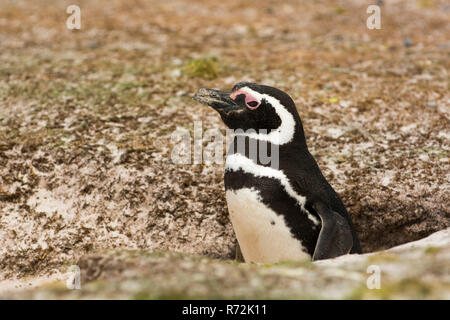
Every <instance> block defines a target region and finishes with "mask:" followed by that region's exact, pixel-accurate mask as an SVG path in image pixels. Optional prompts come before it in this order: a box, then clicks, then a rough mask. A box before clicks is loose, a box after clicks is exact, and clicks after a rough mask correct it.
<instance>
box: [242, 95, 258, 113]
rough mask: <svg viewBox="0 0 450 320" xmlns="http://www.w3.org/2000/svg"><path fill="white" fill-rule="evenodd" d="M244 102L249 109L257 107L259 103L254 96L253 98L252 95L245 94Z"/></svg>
mask: <svg viewBox="0 0 450 320" xmlns="http://www.w3.org/2000/svg"><path fill="white" fill-rule="evenodd" d="M245 104H246V105H247V107H248V108H249V109H252V110H254V109H256V108H258V107H259V105H260V103H259V101H257V100H256V99H255V98H253V97H252V96H246V97H245Z"/></svg>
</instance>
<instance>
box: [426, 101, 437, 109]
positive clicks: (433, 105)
mask: <svg viewBox="0 0 450 320" xmlns="http://www.w3.org/2000/svg"><path fill="white" fill-rule="evenodd" d="M427 107H428V108H433V109H436V102H434V101H428V103H427Z"/></svg>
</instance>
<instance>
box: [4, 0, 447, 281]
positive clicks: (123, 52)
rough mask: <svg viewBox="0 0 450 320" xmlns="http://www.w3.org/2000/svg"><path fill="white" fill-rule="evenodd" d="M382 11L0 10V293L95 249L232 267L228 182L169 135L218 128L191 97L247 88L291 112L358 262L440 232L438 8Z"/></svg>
mask: <svg viewBox="0 0 450 320" xmlns="http://www.w3.org/2000/svg"><path fill="white" fill-rule="evenodd" d="M384 2H385V4H383V5H382V30H368V29H367V28H366V26H365V20H366V17H367V14H366V8H367V3H365V2H363V1H331V0H327V1H325V0H322V1H283V2H276V1H268V0H267V1H256V0H255V1H253V0H252V1H235V0H231V1H216V0H213V1H180V0H174V1H137V0H136V1H125V0H112V1H106V0H101V1H70V2H68V1H58V2H56V3H55V2H54V1H50V0H41V1H31V0H30V1H20V0H17V1H2V2H1V3H0V61H1V64H0V279H13V278H16V277H19V278H20V277H24V276H31V275H49V274H52V273H55V272H58V270H59V271H60V270H61V268H62V267H63V266H66V265H68V264H72V263H75V262H76V261H77V260H78V259H79V258H80V257H82V256H83V255H84V254H89V253H92V252H96V251H97V250H103V249H114V248H128V249H150V250H171V251H178V252H183V253H192V254H200V255H206V256H208V257H209V258H230V257H232V256H233V248H234V242H235V238H234V234H233V231H232V228H231V225H230V223H229V221H228V216H227V211H226V204H225V201H224V193H223V181H222V177H223V166H222V165H185V166H180V165H175V164H173V163H172V162H171V160H170V154H171V150H172V144H171V140H170V136H171V133H172V132H173V131H174V130H175V129H176V128H177V127H183V128H186V129H188V130H190V131H191V132H192V130H193V121H197V120H201V121H203V129H204V130H206V129H208V128H214V127H220V128H221V129H222V130H223V129H224V126H223V124H221V123H220V120H219V117H218V116H217V115H216V114H215V113H214V111H212V110H210V109H207V108H205V107H203V106H200V105H198V103H195V102H194V101H193V100H192V99H191V98H190V95H192V93H193V92H195V90H197V89H198V88H201V87H216V88H230V87H231V86H232V85H233V84H234V83H235V82H238V81H242V80H251V81H255V82H260V83H265V84H269V85H273V86H277V87H280V88H282V89H284V90H285V91H287V92H289V93H290V94H291V95H292V97H293V98H294V100H295V101H296V102H297V107H298V110H299V113H300V116H301V117H302V119H303V122H304V127H305V131H306V135H307V140H308V145H309V147H310V150H311V152H312V153H313V154H314V155H315V157H316V159H317V160H318V162H319V165H320V166H321V168H322V170H323V172H324V174H325V175H326V177H327V178H328V179H329V181H330V183H331V184H332V185H333V186H334V187H335V189H336V190H337V191H338V193H339V194H340V195H341V197H342V199H343V201H344V203H345V204H346V206H347V208H348V210H349V212H350V214H351V216H352V219H353V220H354V223H355V227H356V230H357V232H358V234H359V237H360V239H361V242H362V246H363V249H364V251H366V252H369V251H373V250H380V249H385V248H388V247H392V246H394V245H397V244H401V243H405V242H408V241H413V240H416V239H420V238H423V237H425V236H427V235H429V234H430V233H432V232H434V231H438V230H441V229H444V228H447V227H449V226H450V222H449V221H450V211H449V203H450V193H449V189H450V184H449V180H450V172H449V168H450V163H449V148H450V143H449V141H450V140H449V139H450V125H449V118H450V93H449V90H448V85H449V71H448V70H449V67H450V42H449V41H450V40H449V38H448V30H450V19H449V15H450V6H449V5H448V4H446V1H437V0H436V1H399V0H396V1H394V0H392V1H384ZM73 3H76V4H78V5H79V6H80V7H81V10H82V29H81V30H79V31H70V30H67V28H66V27H65V20H66V18H67V16H68V15H67V14H66V13H65V9H66V7H67V5H69V4H73Z"/></svg>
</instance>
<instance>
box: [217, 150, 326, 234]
mask: <svg viewBox="0 0 450 320" xmlns="http://www.w3.org/2000/svg"><path fill="white" fill-rule="evenodd" d="M225 170H230V171H239V170H242V171H244V172H247V173H250V174H252V175H254V176H255V177H265V178H273V179H277V180H278V181H280V183H281V185H282V186H283V187H284V189H285V190H286V192H287V193H288V194H289V195H290V196H291V197H292V198H294V199H295V200H297V202H298V204H299V205H300V207H301V209H302V212H305V213H306V214H307V215H308V219H309V220H311V221H312V222H313V223H314V224H315V225H319V220H318V219H317V218H316V217H315V216H313V215H312V214H311V213H309V212H308V210H306V209H305V203H306V197H304V196H301V195H299V194H297V193H296V192H295V191H294V189H293V188H292V186H291V184H290V183H289V179H288V178H287V177H286V175H285V174H284V172H283V171H282V170H275V169H273V168H271V167H265V166H260V165H258V164H256V163H255V162H253V161H252V160H251V159H249V158H247V157H245V156H243V155H242V154H240V153H235V154H231V155H229V156H227V160H226V165H225Z"/></svg>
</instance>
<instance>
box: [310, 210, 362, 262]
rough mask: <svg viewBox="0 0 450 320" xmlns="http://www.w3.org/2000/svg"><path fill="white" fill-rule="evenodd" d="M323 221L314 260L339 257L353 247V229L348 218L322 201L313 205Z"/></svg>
mask: <svg viewBox="0 0 450 320" xmlns="http://www.w3.org/2000/svg"><path fill="white" fill-rule="evenodd" d="M312 207H313V208H314V210H315V211H316V212H317V214H318V215H319V216H320V220H321V221H322V229H321V230H320V233H319V238H318V239H317V244H316V248H315V250H314V254H313V260H322V259H328V258H334V257H338V256H341V255H344V254H347V253H349V252H350V250H351V249H352V247H353V237H352V230H351V228H350V225H349V224H348V222H347V220H346V219H345V218H344V217H342V216H341V215H340V214H338V213H337V212H335V211H333V210H331V209H330V208H329V207H328V206H326V205H325V204H324V203H322V202H317V203H315V204H313V206H312Z"/></svg>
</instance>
